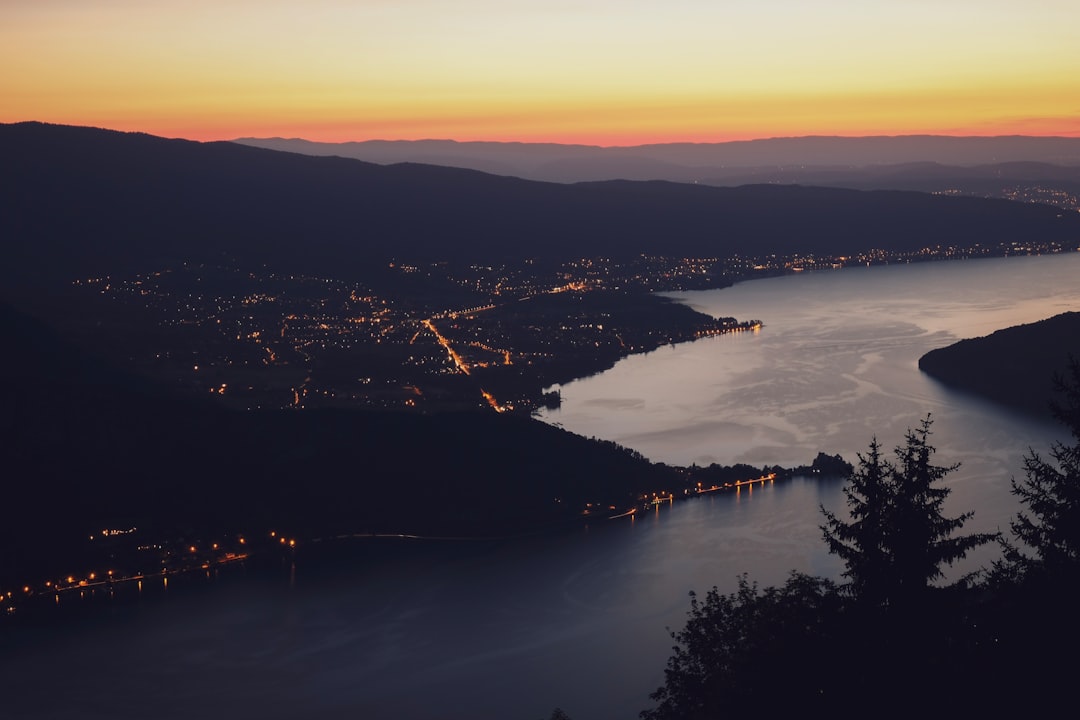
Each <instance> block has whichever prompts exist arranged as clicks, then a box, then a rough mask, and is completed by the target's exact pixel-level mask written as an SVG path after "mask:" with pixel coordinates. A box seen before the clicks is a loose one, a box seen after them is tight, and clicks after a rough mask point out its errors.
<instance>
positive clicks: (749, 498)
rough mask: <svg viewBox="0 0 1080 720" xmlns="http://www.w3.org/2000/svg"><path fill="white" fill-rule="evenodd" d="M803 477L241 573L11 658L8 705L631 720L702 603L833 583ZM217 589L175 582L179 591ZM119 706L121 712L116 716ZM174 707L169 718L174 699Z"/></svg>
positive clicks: (304, 558)
mask: <svg viewBox="0 0 1080 720" xmlns="http://www.w3.org/2000/svg"><path fill="white" fill-rule="evenodd" d="M838 492H839V484H838V483H836V482H820V481H817V480H809V479H802V478H796V479H795V480H792V481H788V482H782V483H776V484H772V483H766V484H765V485H764V486H755V487H754V488H753V490H752V491H751V490H748V489H743V490H742V491H741V492H740V493H738V494H736V493H730V494H727V495H722V494H716V495H710V496H707V497H701V498H696V499H693V500H689V501H686V502H682V503H677V504H675V505H674V506H664V507H662V508H660V509H659V510H658V511H656V512H652V513H649V514H646V515H645V516H642V517H638V518H636V519H633V520H631V519H630V518H625V519H622V520H619V521H613V522H603V523H600V524H599V525H595V526H592V527H589V528H585V529H576V530H570V531H565V532H560V533H552V534H547V535H541V536H534V537H528V538H519V539H517V540H514V541H510V542H507V541H502V542H499V541H490V540H488V541H475V542H471V541H470V542H449V543H445V542H444V543H427V542H423V541H392V540H388V539H387V540H355V541H351V543H350V544H346V545H342V546H338V547H336V548H330V549H329V550H319V551H318V552H316V553H314V554H311V553H308V554H305V553H304V552H301V553H300V554H299V556H298V561H297V563H296V566H295V568H293V567H292V566H291V565H282V566H281V567H280V568H276V569H275V570H272V571H269V572H267V571H260V572H258V573H255V574H254V575H252V574H251V572H250V571H246V570H243V569H236V571H235V572H234V573H232V574H230V573H222V576H221V579H219V580H215V581H212V582H213V583H214V587H213V588H212V591H211V592H189V593H187V594H185V595H183V596H182V597H181V596H180V595H177V594H175V593H173V589H174V588H173V587H170V591H169V594H168V595H165V594H164V593H162V594H160V595H158V596H156V600H154V601H151V602H141V603H140V604H139V605H138V606H137V607H135V608H128V609H126V610H125V611H124V612H121V613H116V614H113V615H110V616H109V617H108V618H106V619H105V620H103V621H102V622H100V623H99V624H97V625H83V626H79V627H78V628H76V630H75V632H74V634H72V635H69V634H68V633H67V632H66V631H65V633H64V634H63V635H57V636H54V637H52V638H50V639H49V640H48V641H47V642H45V641H42V640H41V638H35V642H34V643H24V647H23V648H21V649H20V650H19V652H18V653H17V654H14V655H10V656H6V655H5V656H3V659H2V660H0V675H2V676H3V677H5V681H6V682H10V685H9V687H10V688H11V691H9V692H6V693H5V707H6V708H12V709H13V712H14V713H16V714H15V715H14V717H20V714H19V713H23V715H22V716H25V717H36V716H37V715H36V714H35V712H36V711H40V707H39V706H37V705H36V703H37V701H38V699H39V698H47V697H49V696H50V695H52V694H62V695H63V696H65V697H79V698H83V699H84V702H83V703H82V704H80V705H71V706H59V707H54V708H51V709H52V710H53V711H54V712H53V713H52V715H51V716H53V717H72V718H75V717H86V716H87V715H90V716H93V713H87V712H86V708H87V707H88V706H89V707H98V708H99V709H102V708H105V707H106V706H108V707H109V713H108V717H143V716H144V713H145V711H146V708H147V707H149V706H152V707H153V708H154V711H153V714H154V716H155V717H164V718H171V717H176V718H180V717H192V716H201V717H220V716H223V715H224V714H226V712H227V711H235V712H241V713H242V714H243V715H245V716H248V715H250V716H256V715H257V716H259V717H266V718H289V717H302V716H325V715H327V714H330V713H335V714H336V713H343V714H345V715H346V716H351V717H371V718H398V717H402V718H460V717H463V716H467V717H476V718H506V717H511V718H513V717H522V718H541V717H546V716H547V715H549V714H550V712H551V710H552V709H553V708H554V707H555V706H561V707H563V708H564V709H566V710H567V711H568V712H570V713H571V716H572V717H576V718H609V717H610V718H619V717H622V718H633V717H636V714H637V712H638V711H639V710H641V709H643V708H644V707H647V706H648V705H649V701H648V698H647V696H648V693H649V692H650V691H651V690H653V689H654V688H655V687H656V686H657V685H658V684H659V683H660V682H661V681H662V678H663V674H662V673H663V667H664V663H665V662H666V659H667V656H668V654H669V653H670V647H671V639H670V637H669V636H668V634H667V631H666V628H668V627H672V628H677V627H679V626H681V625H682V623H683V622H684V620H685V613H686V610H687V609H688V598H687V592H688V591H689V590H691V589H696V590H699V591H705V590H707V589H708V588H709V587H711V586H712V585H713V584H718V585H720V586H721V587H724V588H725V589H730V588H732V587H734V584H735V580H736V577H737V576H738V575H739V574H740V573H743V572H746V573H749V574H750V575H751V577H753V578H754V579H757V580H760V581H761V582H763V583H766V584H769V583H776V582H781V581H782V580H783V578H784V577H785V576H786V574H787V572H788V571H789V569H791V568H800V569H803V570H806V571H810V572H814V573H820V574H827V575H835V573H836V571H837V566H836V563H835V561H834V559H833V558H831V557H830V556H828V555H827V554H825V553H824V550H823V548H822V547H821V545H820V543H819V542H816V541H817V539H818V535H819V531H818V529H817V526H816V525H817V520H816V518H814V517H812V516H810V515H807V514H805V513H800V512H798V511H797V508H800V507H806V506H812V507H816V506H817V504H818V503H820V502H831V501H833V500H835V498H836V496H837V494H838ZM192 581H195V582H199V581H200V578H199V577H198V576H195V577H194V578H185V577H183V576H178V577H177V578H174V583H173V584H174V585H176V589H180V588H182V587H184V586H185V585H184V584H185V583H190V582H192ZM108 698H114V699H115V702H113V701H112V700H109V699H108ZM165 698H167V702H164V701H163V700H164V699H165Z"/></svg>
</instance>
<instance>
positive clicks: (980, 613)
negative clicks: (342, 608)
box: [641, 416, 1068, 720]
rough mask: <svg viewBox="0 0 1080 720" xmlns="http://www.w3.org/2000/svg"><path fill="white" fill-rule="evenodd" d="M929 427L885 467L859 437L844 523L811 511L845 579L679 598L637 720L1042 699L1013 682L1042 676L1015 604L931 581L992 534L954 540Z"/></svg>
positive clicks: (982, 707) (967, 586) (989, 706)
mask: <svg viewBox="0 0 1080 720" xmlns="http://www.w3.org/2000/svg"><path fill="white" fill-rule="evenodd" d="M930 428H931V419H930V417H929V416H927V418H925V419H924V420H923V421H922V422H921V423H920V425H919V426H918V427H917V428H916V429H914V430H909V431H908V432H907V434H906V436H905V441H904V444H902V445H900V446H898V447H897V448H896V449H895V451H894V459H893V460H888V459H886V458H885V457H883V454H882V452H881V446H880V445H879V443H878V442H877V440H876V439H874V440H872V441H871V443H870V447H869V450H868V451H867V453H866V454H860V455H859V463H858V466H857V467H856V468H855V469H854V470H853V472H852V473H851V475H850V477H849V479H848V483H847V485H846V486H845V490H844V492H845V496H846V500H847V504H848V511H849V516H850V519H844V518H841V517H839V516H837V515H835V514H834V513H831V512H829V511H826V510H825V509H824V508H822V510H823V512H824V514H825V523H824V525H823V526H822V532H823V535H824V539H825V541H826V543H827V545H828V547H829V550H830V551H831V552H833V553H835V554H836V555H838V556H839V557H840V558H841V559H842V560H843V561H844V565H845V571H844V576H845V578H846V579H847V581H848V582H847V583H846V584H845V585H842V586H838V585H837V584H835V583H833V582H831V581H829V580H826V579H823V578H816V577H810V576H807V575H802V574H798V573H793V574H792V575H791V577H790V578H789V579H788V581H787V582H786V583H785V584H784V585H783V586H781V587H768V588H765V589H764V590H762V589H760V588H759V587H758V586H757V584H755V583H752V582H750V581H749V580H748V579H747V578H746V577H745V576H743V577H742V578H740V580H739V585H738V589H737V590H736V591H735V592H733V593H731V594H727V595H724V594H721V593H720V592H719V591H718V590H717V589H716V588H713V589H712V590H711V591H709V592H708V593H707V594H706V595H705V598H704V600H702V599H700V598H699V597H697V596H696V595H693V594H691V603H690V612H689V618H688V620H687V623H686V626H685V627H684V628H683V629H682V630H680V631H679V632H675V633H672V637H673V638H674V639H675V641H676V645H675V647H674V653H673V655H672V656H671V658H670V659H669V661H668V665H667V668H666V670H665V672H664V674H665V682H664V685H663V686H662V687H660V688H659V689H657V690H656V691H655V692H654V693H653V694H652V695H650V697H651V698H652V699H653V700H654V701H655V702H656V703H657V704H656V707H654V708H653V709H650V710H645V711H643V712H642V713H641V717H642V718H643V719H644V720H674V719H675V718H684V719H685V718H690V719H698V718H718V717H722V716H731V715H733V714H737V713H740V712H753V713H754V714H757V715H762V716H765V717H775V716H779V715H780V714H781V713H784V714H789V713H795V712H797V713H799V714H800V715H817V714H818V713H819V712H820V713H822V714H824V713H828V714H830V715H837V714H839V715H841V716H848V715H854V714H856V713H859V714H864V715H865V714H884V715H890V714H895V713H901V712H903V713H925V712H927V711H930V712H931V715H932V716H938V715H940V714H944V713H946V712H948V713H950V714H952V713H960V712H963V713H965V714H969V713H971V712H973V711H980V712H982V711H985V712H988V713H990V714H991V715H992V716H993V715H996V714H997V713H999V712H1000V711H1001V710H1002V708H1003V707H1004V705H1005V704H1008V702H1011V701H1015V700H1017V699H1022V700H1023V702H1024V703H1025V704H1026V706H1027V707H1029V708H1030V707H1035V706H1039V705H1040V704H1041V702H1040V700H1042V699H1045V698H1046V697H1048V694H1047V693H1046V692H1045V691H1043V692H1041V693H1040V694H1039V695H1037V696H1034V697H1031V696H1029V695H1030V694H1029V692H1028V689H1027V686H1026V685H1024V684H1020V685H1018V684H1017V680H1020V681H1021V683H1028V682H1033V681H1034V680H1035V679H1036V678H1037V677H1038V676H1039V674H1041V673H1047V671H1048V670H1050V668H1048V665H1047V663H1046V662H1035V661H1033V659H1032V658H1029V657H1026V656H1025V654H1024V652H1023V642H1024V641H1023V632H1022V620H1018V618H1022V616H1020V615H1016V614H1015V613H1014V612H1012V611H1013V610H1015V609H1016V605H1008V606H1005V605H1002V604H1001V603H1000V602H999V598H998V597H997V596H995V595H993V594H991V593H989V591H988V590H987V588H986V587H984V586H980V585H976V584H974V583H973V582H972V581H971V580H969V579H965V580H964V581H962V582H958V583H955V584H953V585H949V586H945V587H942V586H939V585H937V584H935V581H939V580H940V578H941V577H942V573H943V569H944V567H945V566H946V565H950V564H952V563H953V562H955V561H956V560H959V559H960V558H963V557H964V556H965V555H966V553H967V552H968V551H969V550H970V549H972V548H974V547H976V546H978V545H981V544H983V543H986V542H989V541H990V540H992V539H994V538H995V537H996V535H991V534H986V533H976V534H969V535H961V534H958V531H959V530H960V529H961V528H962V527H963V525H964V523H965V522H966V521H967V520H968V519H969V518H970V517H971V513H964V514H961V515H959V516H957V517H948V516H946V515H945V514H944V512H943V504H944V501H945V499H946V497H947V496H948V494H949V490H948V488H946V487H942V486H941V485H940V483H941V481H942V479H943V478H945V476H946V475H948V473H950V472H952V471H953V470H955V469H956V467H957V466H955V465H935V464H934V463H933V455H934V452H935V449H934V447H933V446H932V445H931V444H930V442H929V438H930ZM1052 675H1053V673H1052V672H1051V673H1050V674H1049V675H1045V677H1051V676H1052ZM1058 687H1061V688H1065V687H1068V686H1067V685H1065V684H1061V685H1059V686H1058ZM988 688H990V689H991V691H989V692H988V691H987V689H988Z"/></svg>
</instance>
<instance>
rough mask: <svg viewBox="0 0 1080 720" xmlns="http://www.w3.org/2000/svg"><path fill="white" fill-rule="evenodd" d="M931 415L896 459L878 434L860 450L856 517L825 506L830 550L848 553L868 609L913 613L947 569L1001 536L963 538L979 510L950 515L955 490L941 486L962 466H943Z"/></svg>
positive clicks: (851, 496)
mask: <svg viewBox="0 0 1080 720" xmlns="http://www.w3.org/2000/svg"><path fill="white" fill-rule="evenodd" d="M931 424H932V420H931V418H930V416H929V415H928V416H927V417H926V418H924V419H923V421H922V422H921V423H920V425H919V427H917V428H915V429H909V430H908V431H907V434H906V435H905V442H904V444H903V445H899V446H897V448H896V449H895V451H894V454H895V456H896V461H895V462H894V463H891V462H889V461H887V460H885V459H884V458H882V456H881V448H880V445H878V442H877V438H874V439H873V440H872V441H871V442H870V449H869V451H868V453H867V454H866V455H865V456H864V455H862V454H860V455H859V466H858V469H857V470H856V471H855V472H854V473H852V475H851V477H850V478H849V479H848V484H847V485H846V486H845V487H844V494H845V496H846V497H847V503H848V511H849V514H850V515H851V519H850V520H843V519H841V518H839V517H837V516H836V515H835V514H834V513H832V512H829V511H828V510H826V509H825V508H824V507H822V508H821V511H822V513H823V514H824V516H825V524H824V525H822V528H821V529H822V533H823V534H824V537H825V542H826V544H827V545H828V546H829V551H830V552H832V553H834V554H836V555H838V556H840V558H841V559H842V560H843V561H844V565H845V567H846V569H845V571H844V576H845V577H847V578H848V579H849V581H850V590H851V592H852V593H853V595H854V596H855V597H857V598H858V599H859V600H860V601H861V602H862V603H863V605H864V606H868V607H876V608H881V609H885V610H894V611H895V610H897V609H901V610H910V609H911V608H914V607H916V606H917V605H918V604H919V603H921V602H923V601H924V600H925V597H926V592H927V590H928V589H929V588H930V587H931V583H933V582H934V581H935V580H938V579H940V578H941V577H942V575H943V566H945V565H952V564H953V563H954V562H956V561H957V560H960V559H962V558H964V557H965V556H966V555H967V553H968V551H969V550H971V549H972V548H975V547H978V546H979V545H983V544H985V543H988V542H990V541H992V540H994V539H995V538H996V537H997V536H996V535H993V534H989V533H975V534H970V535H957V534H956V532H957V531H959V530H960V529H961V528H962V527H963V526H964V523H966V522H967V521H968V520H969V519H971V517H972V515H973V514H974V513H971V512H967V513H963V514H961V515H959V516H957V517H948V516H946V515H945V514H944V511H943V505H944V503H945V499H946V498H947V497H948V496H949V492H950V490H949V488H947V487H944V486H942V485H941V484H940V482H941V480H943V479H944V478H945V476H946V475H948V474H949V473H950V472H953V471H954V470H956V469H957V468H958V467H959V465H935V464H934V463H933V462H932V458H933V455H934V453H935V452H936V450H935V448H934V447H933V446H932V445H931V444H930V442H929V440H930V434H931V433H930V426H931Z"/></svg>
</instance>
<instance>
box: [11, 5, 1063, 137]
mask: <svg viewBox="0 0 1080 720" xmlns="http://www.w3.org/2000/svg"><path fill="white" fill-rule="evenodd" d="M0 68H3V71H2V72H0V122H18V121H23V120H40V121H44V122H53V123H64V124H73V125H92V126H96V127H107V128H112V129H117V130H134V131H143V132H149V133H152V134H155V135H163V136H166V137H184V138H190V139H196V140H223V139H233V138H237V137H303V138H307V139H310V140H319V141H326V142H342V141H349V140H369V139H387V140H396V139H422V138H440V139H455V140H462V141H465V140H500V141H523V142H572V143H586V144H594V145H636V144H642V143H652V142H684V141H692V142H722V141H727V140H743V139H751V138H759V137H793V136H804V135H848V136H862V135H907V134H924V133H929V134H946V135H1007V134H1032V135H1067V136H1074V137H1075V136H1080V2H1078V1H1077V0H1025V2H1017V1H1016V0H903V1H901V2H897V1H894V0H874V1H873V2H870V1H868V0H809V1H808V0H660V1H654V0H591V1H590V0H577V1H576V2H567V1H566V0H304V1H303V2H299V1H297V2H288V1H286V0H185V1H184V2H175V1H169V0H0Z"/></svg>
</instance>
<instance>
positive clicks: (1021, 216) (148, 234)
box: [0, 123, 1080, 285]
mask: <svg viewBox="0 0 1080 720" xmlns="http://www.w3.org/2000/svg"><path fill="white" fill-rule="evenodd" d="M0 157H2V158H3V163H2V164H0V235H2V237H3V243H4V246H3V247H4V253H5V262H4V263H3V266H4V269H5V271H4V273H3V277H2V279H3V280H4V282H5V284H8V285H10V284H12V283H16V282H23V283H25V284H33V283H35V282H37V281H38V279H43V278H47V277H56V278H65V279H66V278H70V277H73V276H84V275H87V274H95V273H106V272H117V271H118V270H121V269H124V268H125V267H136V266H137V267H139V268H145V267H146V266H147V265H149V264H161V263H165V262H170V261H173V262H175V261H177V260H187V261H192V262H204V261H210V260H220V259H221V258H222V257H223V256H225V257H232V258H236V259H238V260H239V261H241V262H242V263H244V262H245V261H246V262H257V263H265V264H268V265H270V266H271V267H275V266H276V267H283V268H287V269H288V270H289V271H291V272H304V271H311V272H319V273H324V274H336V275H338V276H341V275H348V276H350V277H361V276H363V274H364V273H365V271H366V269H367V268H369V267H370V266H371V264H372V263H383V262H385V261H387V259H388V258H391V257H397V258H404V259H408V260H443V259H450V260H466V261H468V260H474V259H475V260H484V261H487V262H492V261H497V260H499V259H506V260H512V259H520V258H525V257H537V258H541V259H551V260H564V259H567V258H574V257H582V256H603V255H607V256H616V257H629V256H636V255H637V254H640V253H654V254H678V255H688V256H717V255H729V254H732V253H744V254H747V253H749V254H768V253H774V252H775V253H790V252H817V253H834V254H851V253H854V252H856V251H858V250H863V249H866V248H868V247H875V248H884V249H891V250H912V249H916V248H920V247H925V246H933V245H956V244H964V243H968V244H974V243H976V242H978V243H982V244H984V245H991V244H994V243H997V242H1002V241H1013V240H1017V239H1028V238H1037V239H1038V240H1040V241H1062V242H1067V243H1075V242H1080V215H1075V214H1062V213H1061V212H1060V211H1056V210H1054V209H1052V208H1047V207H1038V206H1031V205H1021V204H1018V203H1008V202H1004V201H991V200H981V199H970V198H950V197H935V196H927V195H923V194H917V193H903V192H889V191H882V192H871V193H866V192H858V191H850V190H839V189H822V188H809V187H774V186H746V187H741V188H719V187H706V186H702V185H684V184H677V183H664V182H647V183H639V182H602V183H584V184H579V185H558V184H551V183H541V182H531V181H525V180H518V179H514V178H506V177H499V176H494V175H486V174H484V173H480V172H475V171H468V170H458V169H453V168H445V167H433V166H425V165H395V166H390V167H383V166H377V165H371V164H367V163H363V162H360V161H357V160H349V159H343V158H335V157H310V156H303V155H295V154H289V153H281V152H275V151H270V150H263V149H259V148H253V147H247V146H242V145H237V144H233V143H195V142H189V141H183V140H165V139H162V138H156V137H152V136H148V135H141V134H125V133H118V132H112V131H107V130H97V129H90V128H78V127H67V126H52V125H42V124H38V123H21V124H16V125H0Z"/></svg>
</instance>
